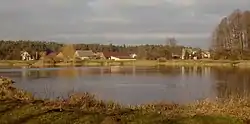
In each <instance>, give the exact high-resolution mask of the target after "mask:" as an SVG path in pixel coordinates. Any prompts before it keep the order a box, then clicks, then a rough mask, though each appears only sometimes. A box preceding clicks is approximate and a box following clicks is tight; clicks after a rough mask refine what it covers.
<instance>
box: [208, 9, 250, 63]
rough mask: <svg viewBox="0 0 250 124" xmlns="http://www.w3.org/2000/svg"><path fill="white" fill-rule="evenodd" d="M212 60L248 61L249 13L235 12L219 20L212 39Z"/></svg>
mask: <svg viewBox="0 0 250 124" xmlns="http://www.w3.org/2000/svg"><path fill="white" fill-rule="evenodd" d="M212 39H213V40H212V47H211V48H212V50H213V58H214V59H231V60H239V59H247V60H249V59H250V11H244V12H243V11H240V10H235V11H234V12H233V13H232V14H230V15H229V16H228V17H225V18H223V19H222V20H221V22H220V24H219V25H218V26H217V27H216V29H215V31H214V32H213V37H212Z"/></svg>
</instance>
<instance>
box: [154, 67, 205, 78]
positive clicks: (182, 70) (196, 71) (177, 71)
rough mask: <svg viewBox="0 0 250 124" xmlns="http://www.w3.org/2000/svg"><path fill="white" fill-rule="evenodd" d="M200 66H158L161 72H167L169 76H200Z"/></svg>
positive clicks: (201, 69)
mask: <svg viewBox="0 0 250 124" xmlns="http://www.w3.org/2000/svg"><path fill="white" fill-rule="evenodd" d="M203 70H204V69H203V68H202V67H198V66H162V67H159V72H160V73H161V74H165V75H166V74H167V75H170V76H179V75H181V74H184V75H186V76H192V75H198V76H202V72H203Z"/></svg>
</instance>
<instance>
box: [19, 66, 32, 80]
mask: <svg viewBox="0 0 250 124" xmlns="http://www.w3.org/2000/svg"><path fill="white" fill-rule="evenodd" d="M21 73H22V78H27V77H28V76H29V75H30V71H29V70H28V69H27V67H26V66H23V67H22V71H21Z"/></svg>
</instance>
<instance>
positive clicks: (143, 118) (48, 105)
mask: <svg viewBox="0 0 250 124" xmlns="http://www.w3.org/2000/svg"><path fill="white" fill-rule="evenodd" d="M13 83H15V82H13V81H12V80H11V79H8V78H4V77H1V78H0V92H1V94H2V95H1V96H0V113H1V116H0V120H1V122H3V123H6V124H8V123H51V122H54V123H58V124H60V123H65V122H72V123H94V124H98V123H102V124H116V123H128V122H130V123H149V124H151V123H159V124H161V123H164V124H172V123H180V124H189V123H195V124H200V123H201V124H202V123H207V122H210V123H213V124H243V123H245V122H248V121H249V120H250V99H248V98H246V99H241V98H233V97H232V98H231V99H228V100H219V99H218V100H216V101H209V100H203V101H198V102H195V103H193V104H188V105H179V104H169V103H163V102H162V103H153V104H143V105H137V106H129V107H125V106H122V105H120V104H117V103H114V102H112V101H111V102H104V101H102V100H97V99H96V98H95V97H94V96H93V95H91V94H89V93H83V94H72V95H71V96H70V97H69V98H68V99H56V100H46V99H36V98H34V97H33V96H32V95H31V94H29V93H27V92H25V91H23V90H20V89H17V88H15V87H13V86H12V84H13ZM10 115H11V116H10Z"/></svg>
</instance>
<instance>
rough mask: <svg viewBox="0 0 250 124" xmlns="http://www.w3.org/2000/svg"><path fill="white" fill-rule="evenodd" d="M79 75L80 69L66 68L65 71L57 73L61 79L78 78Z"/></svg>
mask: <svg viewBox="0 0 250 124" xmlns="http://www.w3.org/2000/svg"><path fill="white" fill-rule="evenodd" d="M78 74H79V70H78V69H74V68H65V69H59V70H58V71H57V76H59V77H72V78H74V77H77V76H78Z"/></svg>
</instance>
